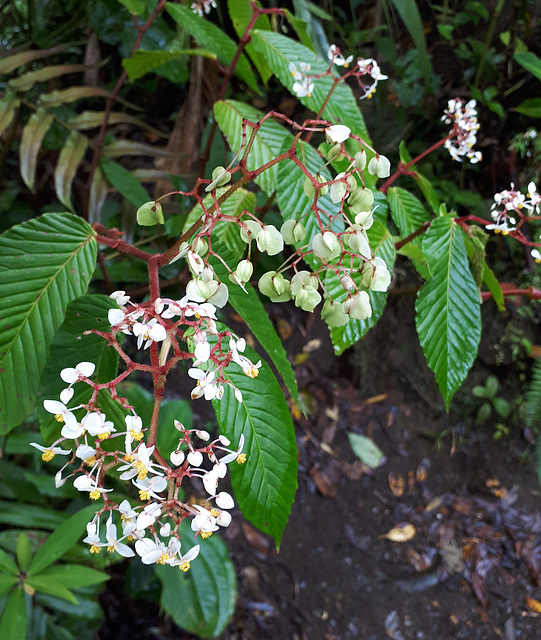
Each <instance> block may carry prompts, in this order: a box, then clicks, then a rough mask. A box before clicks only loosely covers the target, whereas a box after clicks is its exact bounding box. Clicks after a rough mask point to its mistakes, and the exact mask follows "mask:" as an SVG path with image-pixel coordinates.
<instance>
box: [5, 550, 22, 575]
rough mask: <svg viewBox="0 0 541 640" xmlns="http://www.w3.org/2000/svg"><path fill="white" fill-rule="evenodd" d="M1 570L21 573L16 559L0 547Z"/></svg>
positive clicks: (15, 573)
mask: <svg viewBox="0 0 541 640" xmlns="http://www.w3.org/2000/svg"><path fill="white" fill-rule="evenodd" d="M0 570H1V571H7V572H8V573H13V574H14V575H17V574H18V573H19V567H18V566H17V563H16V562H15V560H14V559H13V558H12V557H11V556H10V555H9V554H8V553H6V552H5V551H3V550H2V549H0Z"/></svg>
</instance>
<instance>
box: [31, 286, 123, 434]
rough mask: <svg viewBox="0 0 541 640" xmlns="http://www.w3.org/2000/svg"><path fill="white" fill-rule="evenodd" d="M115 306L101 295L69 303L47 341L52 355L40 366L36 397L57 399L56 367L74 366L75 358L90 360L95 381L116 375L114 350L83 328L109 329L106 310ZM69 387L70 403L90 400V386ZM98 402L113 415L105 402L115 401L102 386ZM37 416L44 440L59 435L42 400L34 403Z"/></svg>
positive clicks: (60, 382)
mask: <svg viewBox="0 0 541 640" xmlns="http://www.w3.org/2000/svg"><path fill="white" fill-rule="evenodd" d="M116 308H118V305H117V304H116V302H115V301H114V300H111V298H109V297H108V296H102V295H93V296H83V297H81V298H78V299H77V300H73V301H72V302H71V303H70V304H69V306H68V308H67V310H66V318H65V320H64V322H63V324H62V326H61V327H60V328H59V329H58V331H57V333H56V335H55V337H54V338H53V340H52V342H51V354H53V357H52V358H51V359H50V360H49V361H48V362H47V364H46V366H45V368H44V370H43V377H42V380H41V384H40V387H39V397H40V399H42V400H53V399H54V400H56V399H58V396H59V395H60V392H61V391H62V389H64V388H65V387H66V384H65V383H64V382H63V380H62V379H61V378H60V371H61V370H62V369H65V368H67V367H75V366H76V365H77V364H78V363H79V362H92V363H94V364H95V365H96V371H95V374H94V376H93V379H94V381H95V382H99V383H104V382H109V381H110V380H113V379H114V378H115V377H116V375H117V371H118V354H117V352H116V351H114V349H111V348H109V345H108V343H107V341H106V340H104V339H103V338H101V337H100V336H98V335H96V334H95V333H90V334H88V335H84V332H85V331H90V329H98V330H99V331H110V330H111V325H110V324H109V321H108V319H107V312H108V311H109V309H116ZM73 388H74V390H75V394H74V396H73V399H72V402H71V403H70V404H71V406H78V405H80V404H85V403H86V402H88V401H89V400H90V396H91V394H92V388H91V387H90V386H89V385H87V384H85V383H79V384H76V385H75V386H74V387H73ZM105 398H109V403H107V404H104V401H105ZM98 402H99V403H100V407H101V408H102V409H103V411H104V412H106V413H107V414H108V418H109V419H110V420H111V419H113V417H114V416H111V415H109V411H110V409H109V406H110V405H111V404H115V405H116V404H118V403H113V401H112V400H111V396H110V395H109V393H108V392H107V391H105V390H103V391H100V392H99V394H98ZM105 402H106V401H105ZM38 419H39V421H40V428H41V435H42V437H43V441H44V442H46V443H50V442H53V441H54V440H56V439H57V438H58V437H59V436H60V429H61V427H62V425H60V424H59V423H58V422H57V421H56V420H55V417H54V416H53V415H52V414H51V413H49V412H48V411H45V409H44V408H43V402H40V403H39V405H38ZM117 426H118V425H117Z"/></svg>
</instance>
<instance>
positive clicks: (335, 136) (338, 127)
mask: <svg viewBox="0 0 541 640" xmlns="http://www.w3.org/2000/svg"><path fill="white" fill-rule="evenodd" d="M350 134H351V129H350V128H349V127H346V126H345V125H343V124H333V125H331V126H330V127H327V128H326V129H325V138H326V140H327V142H328V143H329V144H338V143H340V142H345V141H346V140H347V139H348V138H349V136H350Z"/></svg>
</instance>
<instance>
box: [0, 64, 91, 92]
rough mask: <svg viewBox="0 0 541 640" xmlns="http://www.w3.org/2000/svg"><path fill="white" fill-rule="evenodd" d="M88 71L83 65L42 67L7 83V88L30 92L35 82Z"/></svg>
mask: <svg viewBox="0 0 541 640" xmlns="http://www.w3.org/2000/svg"><path fill="white" fill-rule="evenodd" d="M86 69H88V66H87V65H84V64H58V65H51V66H49V67H43V68H42V69H38V70H37V71H29V72H28V73H23V75H21V76H18V77H17V78H12V79H11V80H10V81H9V83H8V84H9V86H10V87H11V88H12V89H15V91H30V89H31V88H32V87H33V86H34V85H35V84H36V82H47V81H48V80H52V79H53V78H59V77H60V76H63V75H66V74H67V73H79V72H81V71H85V70H86Z"/></svg>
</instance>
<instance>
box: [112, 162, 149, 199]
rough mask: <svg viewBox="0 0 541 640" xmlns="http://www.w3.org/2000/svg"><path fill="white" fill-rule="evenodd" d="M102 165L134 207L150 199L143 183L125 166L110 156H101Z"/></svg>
mask: <svg viewBox="0 0 541 640" xmlns="http://www.w3.org/2000/svg"><path fill="white" fill-rule="evenodd" d="M100 166H101V169H102V171H103V173H104V174H105V177H106V178H107V180H108V181H109V182H110V183H111V184H112V185H113V187H114V188H115V189H116V190H117V191H118V192H119V193H120V195H121V196H123V197H124V198H126V200H127V201H128V202H131V203H132V204H133V206H134V207H140V206H141V205H142V204H143V203H144V202H147V201H148V200H149V195H148V193H147V192H146V189H145V188H144V187H143V185H142V184H141V183H140V182H139V180H137V178H135V177H134V176H133V175H132V174H131V173H130V172H129V171H128V170H127V169H124V167H123V166H121V165H119V164H118V163H117V162H115V161H114V160H111V159H110V158H101V159H100Z"/></svg>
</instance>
